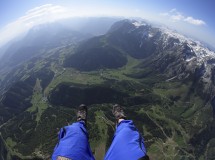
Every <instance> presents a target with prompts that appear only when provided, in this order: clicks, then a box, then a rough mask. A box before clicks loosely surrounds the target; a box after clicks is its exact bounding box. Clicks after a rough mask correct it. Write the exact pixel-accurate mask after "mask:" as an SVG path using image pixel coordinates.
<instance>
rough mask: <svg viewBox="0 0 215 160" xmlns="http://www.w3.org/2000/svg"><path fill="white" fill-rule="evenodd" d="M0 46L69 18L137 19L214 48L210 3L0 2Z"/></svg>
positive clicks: (142, 0) (122, 0)
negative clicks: (169, 29)
mask: <svg viewBox="0 0 215 160" xmlns="http://www.w3.org/2000/svg"><path fill="white" fill-rule="evenodd" d="M0 4H1V5H0V18H1V22H0V36H1V39H0V47H1V46H2V45H4V44H6V43H7V42H8V41H10V40H12V39H13V38H15V37H16V36H18V35H20V34H21V33H25V32H27V31H28V30H29V29H30V28H32V27H33V26H36V25H38V24H43V23H46V22H54V21H57V20H60V19H65V18H70V17H110V16H120V17H125V18H128V17H140V18H143V19H146V20H149V21H152V22H158V23H161V24H164V25H166V26H168V27H170V28H173V29H176V30H177V31H179V32H182V33H184V34H186V35H189V36H192V37H195V38H197V39H198V40H201V41H204V42H206V43H208V44H209V45H211V46H213V47H214V48H215V38H214V36H213V35H215V22H214V21H213V18H212V16H213V15H214V14H215V13H214V12H215V11H214V9H213V6H214V5H215V2H213V1H212V0H205V1H203V0H200V1H195V0H190V1H186V0H180V1H179V0H177V1H169V0H168V1H164V0H161V1H159V2H157V1H155V0H152V1H149V0H133V1H130V0H118V1H114V0H110V1H107V0H106V1H105V0H92V1H87V0H81V1H66V0H62V1H59V0H37V1H27V0H22V1H20V3H19V4H17V3H15V2H14V1H13V0H3V1H1V2H0Z"/></svg>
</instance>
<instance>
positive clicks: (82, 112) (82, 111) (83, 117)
mask: <svg viewBox="0 0 215 160" xmlns="http://www.w3.org/2000/svg"><path fill="white" fill-rule="evenodd" d="M77 121H84V122H85V123H86V121H87V106H86V105H85V104H81V105H80V106H79V107H78V111H77Z"/></svg>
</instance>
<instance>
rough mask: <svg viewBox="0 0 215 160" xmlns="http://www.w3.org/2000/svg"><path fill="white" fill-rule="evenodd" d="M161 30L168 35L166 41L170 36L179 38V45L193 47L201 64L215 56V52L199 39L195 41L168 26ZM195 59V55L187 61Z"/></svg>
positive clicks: (165, 35)
mask: <svg viewBox="0 0 215 160" xmlns="http://www.w3.org/2000/svg"><path fill="white" fill-rule="evenodd" d="M161 32H162V33H163V36H164V37H166V40H165V42H168V39H169V38H177V39H178V40H179V43H178V44H179V45H180V44H187V45H188V46H189V48H190V49H191V52H194V53H195V55H196V58H197V61H198V62H200V64H202V62H206V61H207V60H209V59H212V58H215V52H214V51H211V50H209V49H208V48H207V47H205V46H204V45H203V44H201V43H200V42H199V41H195V40H193V39H191V38H188V37H185V36H183V35H181V34H179V33H177V32H175V31H172V30H170V29H167V28H161ZM174 44H175V45H177V43H174ZM194 59H195V58H194V57H190V58H189V59H187V61H192V60H194ZM214 65H215V64H214Z"/></svg>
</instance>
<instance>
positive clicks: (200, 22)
mask: <svg viewBox="0 0 215 160" xmlns="http://www.w3.org/2000/svg"><path fill="white" fill-rule="evenodd" d="M184 21H186V22H188V23H190V24H194V25H198V26H200V25H206V23H205V22H204V21H203V20H200V19H194V18H193V17H187V18H186V19H184Z"/></svg>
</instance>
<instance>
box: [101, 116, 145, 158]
mask: <svg viewBox="0 0 215 160" xmlns="http://www.w3.org/2000/svg"><path fill="white" fill-rule="evenodd" d="M144 156H146V149H145V145H144V139H143V138H142V136H140V134H139V132H138V130H137V129H136V127H135V126H134V124H133V121H131V120H123V121H121V122H120V123H119V124H118V126H117V129H116V132H115V134H114V138H113V142H112V144H111V146H110V148H109V150H108V152H107V153H106V155H105V158H104V159H105V160H138V159H139V158H141V157H144Z"/></svg>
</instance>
